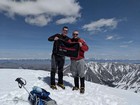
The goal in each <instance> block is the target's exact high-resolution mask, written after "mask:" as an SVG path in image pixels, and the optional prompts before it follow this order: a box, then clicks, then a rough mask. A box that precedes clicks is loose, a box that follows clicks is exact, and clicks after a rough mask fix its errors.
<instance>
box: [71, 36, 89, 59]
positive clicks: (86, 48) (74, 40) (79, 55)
mask: <svg viewBox="0 0 140 105" xmlns="http://www.w3.org/2000/svg"><path fill="white" fill-rule="evenodd" d="M68 42H70V43H73V42H74V43H75V42H81V43H82V46H81V47H80V50H79V54H78V57H76V58H74V57H71V60H80V59H82V58H84V53H85V51H88V46H87V44H86V42H85V41H84V40H83V39H81V38H76V39H74V38H72V39H70V40H69V41H68Z"/></svg>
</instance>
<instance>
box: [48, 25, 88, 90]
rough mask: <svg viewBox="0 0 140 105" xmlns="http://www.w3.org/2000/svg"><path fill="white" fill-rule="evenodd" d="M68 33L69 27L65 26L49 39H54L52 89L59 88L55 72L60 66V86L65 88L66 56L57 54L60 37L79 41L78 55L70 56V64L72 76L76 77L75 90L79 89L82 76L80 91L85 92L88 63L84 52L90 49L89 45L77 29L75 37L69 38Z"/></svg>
mask: <svg viewBox="0 0 140 105" xmlns="http://www.w3.org/2000/svg"><path fill="white" fill-rule="evenodd" d="M67 33H68V27H66V26H65V27H63V29H62V34H55V35H53V36H51V37H49V38H48V40H49V41H54V45H53V52H52V57H51V81H50V82H51V85H50V87H51V88H52V89H57V87H56V84H55V73H56V70H57V68H58V84H57V85H58V86H60V87H61V88H62V89H65V86H64V84H63V66H64V63H65V56H60V55H57V53H56V50H57V41H56V40H58V39H61V40H63V41H66V42H68V43H79V46H80V49H79V52H78V56H77V57H76V58H75V57H70V59H71V65H70V71H71V73H72V76H73V77H74V85H75V86H74V87H73V90H79V78H80V84H81V85H80V93H84V91H85V83H84V81H85V72H86V69H85V67H86V64H85V61H84V52H85V51H87V50H88V46H87V44H86V43H85V41H84V40H83V39H81V38H79V37H78V34H79V32H78V31H77V30H76V31H74V32H73V38H71V39H70V38H69V37H68V36H67Z"/></svg>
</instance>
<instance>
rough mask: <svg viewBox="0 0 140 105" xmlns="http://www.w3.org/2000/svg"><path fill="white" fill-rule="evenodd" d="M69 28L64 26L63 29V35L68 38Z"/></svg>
mask: <svg viewBox="0 0 140 105" xmlns="http://www.w3.org/2000/svg"><path fill="white" fill-rule="evenodd" d="M68 29H69V28H68V27H67V26H64V27H63V28H62V34H63V35H64V36H66V35H67V34H68Z"/></svg>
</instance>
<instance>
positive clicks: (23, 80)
mask: <svg viewBox="0 0 140 105" xmlns="http://www.w3.org/2000/svg"><path fill="white" fill-rule="evenodd" d="M15 81H17V82H18V86H19V88H22V87H23V88H24V89H25V90H26V91H27V93H28V94H29V95H30V96H31V97H32V98H33V95H32V94H31V93H30V92H29V91H28V90H27V89H26V88H25V85H26V80H25V79H23V78H21V77H19V78H17V79H16V80H15Z"/></svg>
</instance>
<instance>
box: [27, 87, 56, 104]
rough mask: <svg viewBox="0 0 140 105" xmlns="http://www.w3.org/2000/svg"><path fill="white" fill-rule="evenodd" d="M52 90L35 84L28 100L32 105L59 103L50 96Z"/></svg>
mask: <svg viewBox="0 0 140 105" xmlns="http://www.w3.org/2000/svg"><path fill="white" fill-rule="evenodd" d="M49 95H50V92H47V91H46V90H44V89H42V88H40V87H37V86H34V87H33V89H32V91H31V92H30V95H29V97H28V100H29V102H30V104H31V105H57V103H56V101H55V100H53V99H51V98H50V97H49Z"/></svg>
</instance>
